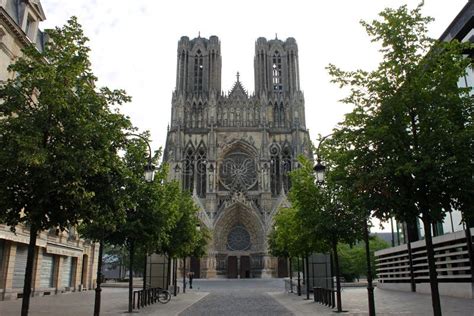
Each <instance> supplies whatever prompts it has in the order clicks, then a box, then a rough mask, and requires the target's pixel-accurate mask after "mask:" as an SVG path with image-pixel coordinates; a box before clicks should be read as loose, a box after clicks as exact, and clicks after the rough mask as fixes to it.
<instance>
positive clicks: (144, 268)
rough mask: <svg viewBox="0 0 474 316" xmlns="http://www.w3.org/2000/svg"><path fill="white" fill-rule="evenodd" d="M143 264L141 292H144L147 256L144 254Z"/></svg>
mask: <svg viewBox="0 0 474 316" xmlns="http://www.w3.org/2000/svg"><path fill="white" fill-rule="evenodd" d="M144 261H145V262H144V263H143V292H145V290H146V269H147V266H146V265H147V262H146V261H147V254H146V252H145V260H144Z"/></svg>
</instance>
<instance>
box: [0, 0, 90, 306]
mask: <svg viewBox="0 0 474 316" xmlns="http://www.w3.org/2000/svg"><path fill="white" fill-rule="evenodd" d="M45 19H46V17H45V14H44V12H43V9H42V6H41V3H40V1H39V0H0V84H1V82H2V81H5V80H7V79H9V78H12V76H13V75H14V74H12V73H10V72H8V70H7V67H8V66H9V65H10V64H11V63H12V62H14V61H15V59H16V58H18V57H19V56H21V54H22V53H21V50H22V48H23V47H25V46H26V45H31V44H33V45H35V46H36V47H37V48H38V50H42V49H43V48H44V43H45V38H46V35H45V34H44V33H43V32H42V31H41V30H40V29H39V27H38V26H39V23H40V22H41V21H44V20H45ZM28 243H29V235H28V230H27V229H26V228H25V227H24V226H21V225H20V226H19V227H16V233H13V232H11V230H10V227H7V226H6V225H2V224H1V223H0V300H6V299H16V298H19V297H21V296H22V292H23V283H24V279H25V267H26V257H27V249H28ZM36 246H37V247H36V254H35V261H34V274H33V295H35V296H37V295H50V294H55V293H61V292H66V291H80V290H85V289H92V288H94V287H95V282H96V277H95V276H96V274H97V259H98V247H97V246H96V245H95V244H93V243H90V242H88V241H85V240H83V239H80V238H79V237H78V236H77V234H76V233H75V230H74V228H71V229H70V230H69V231H68V232H60V231H59V230H56V229H54V230H51V231H48V232H47V231H44V232H41V233H40V234H39V235H38V239H37V242H36Z"/></svg>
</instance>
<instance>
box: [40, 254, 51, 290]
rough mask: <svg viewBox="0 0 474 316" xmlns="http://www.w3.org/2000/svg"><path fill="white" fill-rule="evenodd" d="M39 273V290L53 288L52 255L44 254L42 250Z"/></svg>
mask: <svg viewBox="0 0 474 316" xmlns="http://www.w3.org/2000/svg"><path fill="white" fill-rule="evenodd" d="M40 273H41V278H40V287H41V288H51V287H53V278H54V255H52V254H48V253H46V250H43V259H42V260H41V272H40Z"/></svg>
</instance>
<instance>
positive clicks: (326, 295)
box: [313, 287, 336, 308]
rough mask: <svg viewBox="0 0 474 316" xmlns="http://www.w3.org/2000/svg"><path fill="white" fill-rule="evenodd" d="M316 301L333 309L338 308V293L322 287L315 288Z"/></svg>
mask: <svg viewBox="0 0 474 316" xmlns="http://www.w3.org/2000/svg"><path fill="white" fill-rule="evenodd" d="M313 293H314V301H315V302H316V303H320V304H323V305H326V306H328V307H331V308H335V307H336V294H335V293H336V291H335V290H333V289H326V288H322V287H313Z"/></svg>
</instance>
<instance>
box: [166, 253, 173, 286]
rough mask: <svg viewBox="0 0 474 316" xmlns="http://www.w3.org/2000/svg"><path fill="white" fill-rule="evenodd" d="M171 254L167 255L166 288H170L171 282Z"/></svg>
mask: <svg viewBox="0 0 474 316" xmlns="http://www.w3.org/2000/svg"><path fill="white" fill-rule="evenodd" d="M171 282H172V281H171V256H170V255H168V271H166V290H169V289H170V284H172V283H171Z"/></svg>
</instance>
